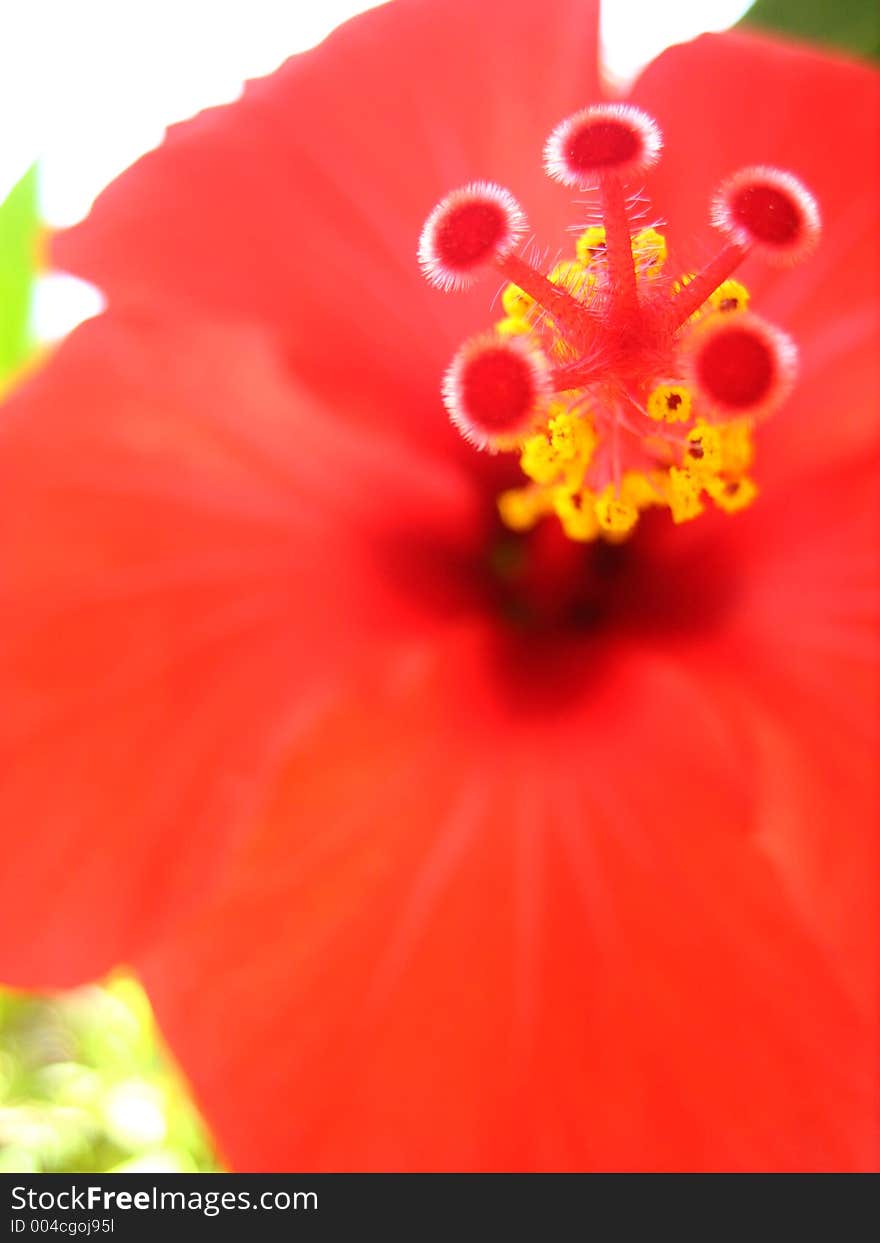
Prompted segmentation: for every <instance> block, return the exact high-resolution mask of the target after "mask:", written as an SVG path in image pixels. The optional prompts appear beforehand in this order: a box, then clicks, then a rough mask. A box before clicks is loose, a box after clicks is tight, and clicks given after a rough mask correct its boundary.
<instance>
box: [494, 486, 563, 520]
mask: <svg viewBox="0 0 880 1243" xmlns="http://www.w3.org/2000/svg"><path fill="white" fill-rule="evenodd" d="M551 509H552V506H551V503H550V499H549V497H548V495H547V493H546V492H545V491H544V490H543V489H542V488H536V487H532V486H526V487H524V488H509V489H508V490H507V491H506V492H502V493H501V495H500V496H499V497H498V513H499V514H500V516H501V521H502V522H503V523H504V525H505V526H506V527H509V528H510V530H511V531H530V530H531V529H532V527H533V526H534V525H535V523H536V522H538V521H539V519H541V518H543V517H544V515H545V514H548V513H550V512H551Z"/></svg>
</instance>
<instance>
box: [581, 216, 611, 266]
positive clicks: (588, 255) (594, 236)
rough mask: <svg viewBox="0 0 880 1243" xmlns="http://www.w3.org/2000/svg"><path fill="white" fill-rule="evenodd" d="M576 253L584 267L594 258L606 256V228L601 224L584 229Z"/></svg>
mask: <svg viewBox="0 0 880 1243" xmlns="http://www.w3.org/2000/svg"><path fill="white" fill-rule="evenodd" d="M575 254H576V255H577V257H578V262H579V263H582V264H583V265H584V267H588V266H589V265H590V263H592V262H593V260H595V259H598V258H600V257H602V256H604V254H605V230H604V229H603V228H602V227H601V225H591V227H590V228H589V229H584V231H583V233H582V234H581V235H580V237H579V238H578V240H577V245H576V247H575Z"/></svg>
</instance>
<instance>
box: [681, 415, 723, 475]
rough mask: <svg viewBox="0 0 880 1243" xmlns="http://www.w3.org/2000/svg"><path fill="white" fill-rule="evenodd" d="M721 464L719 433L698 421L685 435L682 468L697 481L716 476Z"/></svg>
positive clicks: (709, 425)
mask: <svg viewBox="0 0 880 1243" xmlns="http://www.w3.org/2000/svg"><path fill="white" fill-rule="evenodd" d="M721 463H722V455H721V433H720V431H719V430H718V428H717V427H713V426H712V425H711V424H709V423H704V422H703V420H702V419H700V420H699V421H698V422H697V425H696V427H692V428H691V430H690V431H689V432H688V434H687V441H686V444H685V450H684V461H683V466H684V467H685V469H687V470H689V471H690V472H691V474H693V475H695V476H696V477H697V478H698V479H704V478H706V477H707V476H710V475H717V474H718V471H719V470H720V469H721Z"/></svg>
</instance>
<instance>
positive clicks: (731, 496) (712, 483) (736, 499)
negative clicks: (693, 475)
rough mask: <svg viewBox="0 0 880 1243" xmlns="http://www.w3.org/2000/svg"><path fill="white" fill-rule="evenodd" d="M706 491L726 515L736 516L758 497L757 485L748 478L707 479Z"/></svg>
mask: <svg viewBox="0 0 880 1243" xmlns="http://www.w3.org/2000/svg"><path fill="white" fill-rule="evenodd" d="M706 491H707V492H708V493H709V495H710V496H711V498H712V500H713V501H714V502H715V504H716V505H717V506H718V508H719V509H723V510H724V512H725V513H726V514H738V513H739V512H740V510H742V509H747V508H748V506H749V505H751V503H752V501H753V500H754V499H755V497H756V496H757V495H758V488H757V485H756V484H755V483H754V481H753V480H751V479H748V478H742V479H721V478H715V479H707V480H706Z"/></svg>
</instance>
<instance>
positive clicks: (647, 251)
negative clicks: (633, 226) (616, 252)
mask: <svg viewBox="0 0 880 1243" xmlns="http://www.w3.org/2000/svg"><path fill="white" fill-rule="evenodd" d="M632 251H633V258H634V259H635V261H636V266H637V267H638V268H639V269H640V270H641V273H642V274H643V275H645V276H649V277H650V276H657V275H658V274H659V273H660V272H661V271H662V269H663V265H664V263H665V262H666V259H667V256H668V254H669V251H668V248H667V246H666V238H665V237H664V236H663V234H662V233H658V232H657V230H656V229H642V231H641V233H637V234H636V235H635V237H634V238H633V242H632Z"/></svg>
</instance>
